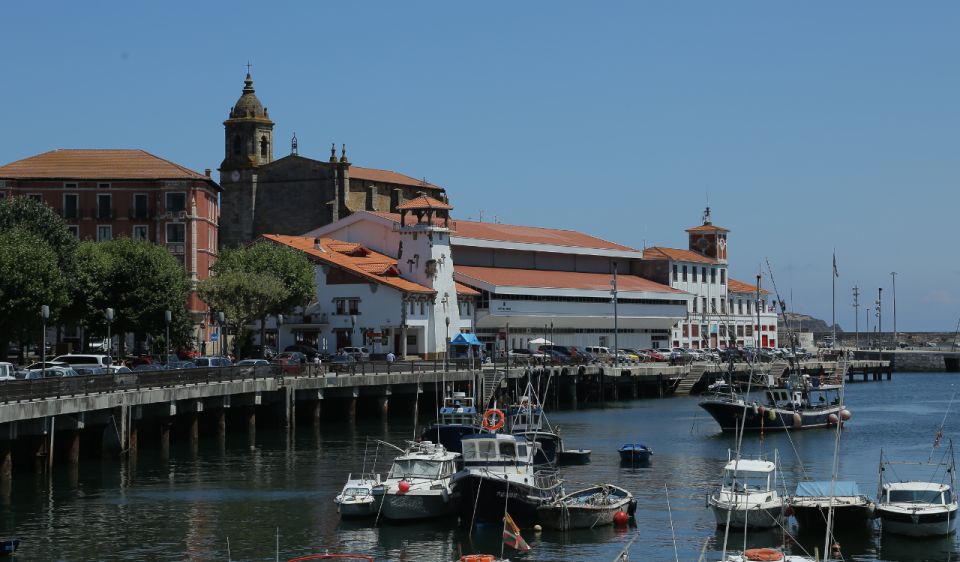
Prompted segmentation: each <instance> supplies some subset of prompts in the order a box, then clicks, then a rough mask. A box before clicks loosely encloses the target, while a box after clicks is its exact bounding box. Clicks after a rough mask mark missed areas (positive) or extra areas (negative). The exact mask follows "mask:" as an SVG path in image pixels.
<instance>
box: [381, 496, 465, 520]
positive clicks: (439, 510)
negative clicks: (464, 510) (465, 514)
mask: <svg viewBox="0 0 960 562" xmlns="http://www.w3.org/2000/svg"><path fill="white" fill-rule="evenodd" d="M457 508H458V506H457V503H456V498H455V497H454V496H452V495H451V494H448V493H444V491H443V490H422V491H418V492H413V491H411V492H407V493H406V494H398V493H390V494H386V495H385V496H384V497H383V506H382V508H381V515H382V516H383V517H384V518H386V519H390V520H392V521H413V520H417V519H433V518H435V517H445V516H448V515H453V514H455V513H457Z"/></svg>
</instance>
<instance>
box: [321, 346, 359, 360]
mask: <svg viewBox="0 0 960 562" xmlns="http://www.w3.org/2000/svg"><path fill="white" fill-rule="evenodd" d="M341 351H343V352H344V353H346V354H347V355H349V356H350V357H353V358H354V359H356V360H357V361H367V360H369V359H370V350H369V349H367V348H365V347H344V348H341ZM311 359H312V358H311Z"/></svg>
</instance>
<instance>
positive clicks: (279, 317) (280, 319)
mask: <svg viewBox="0 0 960 562" xmlns="http://www.w3.org/2000/svg"><path fill="white" fill-rule="evenodd" d="M280 326H283V314H277V353H280V352H281V351H283V346H281V345H280ZM261 344H263V342H261ZM317 347H320V340H319V338H318V339H317ZM260 351H261V352H263V355H266V348H265V347H264V345H261V346H260ZM264 359H266V357H264Z"/></svg>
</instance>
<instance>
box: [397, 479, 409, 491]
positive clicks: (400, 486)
mask: <svg viewBox="0 0 960 562" xmlns="http://www.w3.org/2000/svg"><path fill="white" fill-rule="evenodd" d="M397 490H399V491H400V493H401V494H406V493H407V492H409V491H410V483H409V482H407V481H406V480H401V481H400V483H399V484H397Z"/></svg>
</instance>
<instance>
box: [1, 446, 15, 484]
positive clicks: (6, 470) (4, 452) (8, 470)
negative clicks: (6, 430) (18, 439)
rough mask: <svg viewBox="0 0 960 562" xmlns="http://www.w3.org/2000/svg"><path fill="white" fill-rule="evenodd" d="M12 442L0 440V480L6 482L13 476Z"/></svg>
mask: <svg viewBox="0 0 960 562" xmlns="http://www.w3.org/2000/svg"><path fill="white" fill-rule="evenodd" d="M12 450H13V442H12V441H7V440H4V441H0V481H3V482H7V481H9V480H10V477H11V476H13V451H12Z"/></svg>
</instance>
